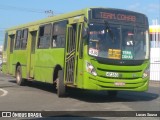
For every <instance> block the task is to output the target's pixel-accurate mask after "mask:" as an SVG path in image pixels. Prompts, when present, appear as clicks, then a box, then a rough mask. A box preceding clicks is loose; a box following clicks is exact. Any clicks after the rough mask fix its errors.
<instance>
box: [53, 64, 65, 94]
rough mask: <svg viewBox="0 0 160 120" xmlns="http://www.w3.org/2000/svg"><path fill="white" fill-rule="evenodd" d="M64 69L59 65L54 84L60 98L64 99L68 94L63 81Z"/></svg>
mask: <svg viewBox="0 0 160 120" xmlns="http://www.w3.org/2000/svg"><path fill="white" fill-rule="evenodd" d="M63 72H64V71H63V69H62V67H61V66H60V65H57V66H56V67H55V69H54V76H53V83H56V84H55V85H56V89H57V95H58V97H64V96H65V93H66V87H65V84H64V81H63V78H64V77H63Z"/></svg>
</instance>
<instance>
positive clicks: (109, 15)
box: [99, 12, 136, 22]
mask: <svg viewBox="0 0 160 120" xmlns="http://www.w3.org/2000/svg"><path fill="white" fill-rule="evenodd" d="M99 14H100V18H104V19H110V20H123V21H130V22H136V16H133V15H125V14H116V13H109V12H100V13H99Z"/></svg>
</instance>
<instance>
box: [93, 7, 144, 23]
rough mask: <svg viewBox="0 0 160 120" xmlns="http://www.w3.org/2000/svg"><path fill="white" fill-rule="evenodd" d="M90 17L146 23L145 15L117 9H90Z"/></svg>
mask: <svg viewBox="0 0 160 120" xmlns="http://www.w3.org/2000/svg"><path fill="white" fill-rule="evenodd" d="M91 19H106V20H113V21H123V22H132V23H141V24H146V18H145V15H143V14H140V13H136V12H131V11H127V10H119V9H92V11H91Z"/></svg>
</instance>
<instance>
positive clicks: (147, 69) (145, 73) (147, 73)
mask: <svg viewBox="0 0 160 120" xmlns="http://www.w3.org/2000/svg"><path fill="white" fill-rule="evenodd" d="M149 75H150V69H149V67H147V68H146V69H145V70H144V72H143V78H146V77H149Z"/></svg>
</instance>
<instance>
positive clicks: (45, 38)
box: [38, 24, 52, 48]
mask: <svg viewBox="0 0 160 120" xmlns="http://www.w3.org/2000/svg"><path fill="white" fill-rule="evenodd" d="M51 28H52V24H47V25H44V26H41V27H40V28H39V39H38V48H49V46H50V39H51Z"/></svg>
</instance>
